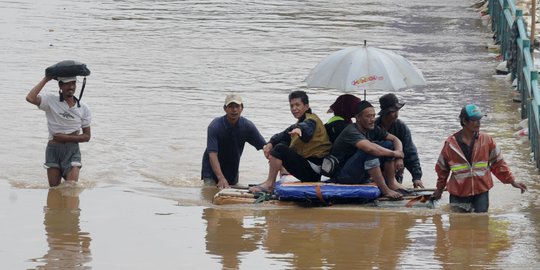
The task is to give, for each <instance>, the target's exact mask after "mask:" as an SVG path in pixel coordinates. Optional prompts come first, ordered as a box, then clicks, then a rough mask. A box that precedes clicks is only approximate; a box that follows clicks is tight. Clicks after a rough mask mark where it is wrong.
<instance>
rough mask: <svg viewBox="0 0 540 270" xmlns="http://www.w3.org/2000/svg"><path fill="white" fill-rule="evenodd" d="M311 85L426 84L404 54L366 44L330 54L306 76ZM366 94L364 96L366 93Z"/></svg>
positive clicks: (374, 86) (371, 87)
mask: <svg viewBox="0 0 540 270" xmlns="http://www.w3.org/2000/svg"><path fill="white" fill-rule="evenodd" d="M306 82H307V85H308V87H322V88H333V89H338V90H342V91H345V92H352V91H357V90H364V95H365V90H388V91H397V90H400V89H404V88H409V87H412V86H417V85H425V84H426V80H425V79H424V76H423V75H422V72H421V71H420V70H419V69H418V68H416V67H415V66H414V65H413V64H411V63H410V62H409V61H408V60H407V59H405V58H404V57H403V56H401V55H398V54H396V53H394V52H392V51H389V50H383V49H378V48H373V47H368V46H366V45H365V43H364V46H361V47H350V48H346V49H342V50H339V51H337V52H334V53H332V54H330V55H328V56H327V57H326V58H325V59H323V60H322V61H321V62H320V63H319V64H318V65H317V66H316V67H315V68H313V69H312V70H311V72H310V73H309V75H308V76H307V78H306ZM364 98H365V97H364Z"/></svg>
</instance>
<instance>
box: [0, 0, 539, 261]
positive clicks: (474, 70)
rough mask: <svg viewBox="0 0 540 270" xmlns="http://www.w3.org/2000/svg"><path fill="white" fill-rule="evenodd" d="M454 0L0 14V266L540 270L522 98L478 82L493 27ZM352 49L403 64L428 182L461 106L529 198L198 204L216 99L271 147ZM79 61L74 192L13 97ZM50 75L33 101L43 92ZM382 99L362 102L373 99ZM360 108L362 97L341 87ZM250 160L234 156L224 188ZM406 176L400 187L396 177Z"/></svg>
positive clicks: (40, 123) (325, 94)
mask: <svg viewBox="0 0 540 270" xmlns="http://www.w3.org/2000/svg"><path fill="white" fill-rule="evenodd" d="M471 4H473V1H470V0H457V1H436V0H424V1H397V0H383V1H369V0H362V1H350V0H341V1H294V0H293V1H243V0H240V1H135V0H132V1H112V0H111V1H79V0H75V1H62V0H51V1H30V0H13V1H3V2H2V3H0V15H1V16H0V23H1V25H2V26H3V27H2V31H0V37H1V38H0V44H1V47H2V50H1V51H0V55H1V59H2V60H1V61H2V64H1V65H0V88H1V89H2V91H0V100H2V102H3V108H4V109H3V113H2V118H1V120H0V121H1V123H2V126H3V127H4V129H3V132H2V133H1V135H0V136H1V140H0V145H1V149H2V151H0V168H2V174H1V176H0V198H1V199H0V200H1V201H0V202H1V203H0V226H1V227H0V228H1V229H0V269H194V268H198V269H538V268H540V253H539V252H540V251H539V247H540V241H539V240H540V235H539V230H540V226H539V225H538V224H540V211H539V210H538V207H539V203H538V194H539V185H538V184H537V183H538V181H539V180H540V177H539V176H538V172H537V170H536V169H535V168H534V165H533V164H532V163H531V162H530V158H531V155H530V151H529V146H528V144H527V143H522V142H520V141H518V140H516V139H515V138H514V136H513V133H514V132H516V131H517V130H518V129H517V123H518V122H519V121H520V119H519V112H518V108H519V106H518V105H517V104H515V103H512V102H511V98H512V91H513V90H512V88H511V86H510V83H509V82H508V81H507V80H505V79H504V78H501V77H497V76H493V74H494V67H495V66H496V65H497V64H498V61H497V60H496V59H495V55H491V54H489V53H488V51H487V49H486V48H485V47H486V44H487V43H491V42H492V39H491V37H492V34H491V32H490V31H489V29H488V27H486V26H485V25H483V24H482V21H481V19H480V17H479V14H478V13H477V12H476V11H475V10H473V9H470V8H468V6H470V5H471ZM364 40H367V41H368V44H370V45H371V46H376V47H381V48H385V49H390V50H394V51H396V52H398V53H400V54H402V55H403V56H405V57H407V58H408V59H409V60H411V61H412V62H413V63H414V64H415V65H416V66H417V67H418V68H420V69H421V70H422V71H423V73H424V76H425V77H426V79H427V81H428V85H427V86H425V87H417V88H414V89H408V90H404V91H400V92H399V93H397V94H398V96H400V98H402V99H403V100H404V101H405V102H406V106H405V107H404V108H403V109H402V110H401V112H400V118H401V119H403V120H404V121H406V122H407V123H408V124H409V127H410V128H411V130H412V133H413V137H414V141H415V142H416V144H417V147H418V151H419V154H420V156H421V161H422V168H423V171H424V178H423V180H424V183H425V185H426V186H427V187H434V186H435V179H436V175H435V172H434V164H435V160H436V158H437V156H438V153H439V151H440V148H441V147H442V143H443V140H444V139H445V138H446V137H447V136H448V135H450V134H451V133H452V132H454V131H456V130H458V129H459V123H458V121H457V116H458V114H459V109H460V108H461V106H463V105H464V104H466V103H470V102H475V103H477V104H479V105H480V107H481V108H482V109H483V110H484V111H485V112H486V113H487V114H488V117H487V118H486V119H485V120H483V122H482V124H483V126H482V129H483V130H484V131H487V132H489V133H491V134H492V135H493V136H494V137H495V138H496V140H497V142H498V143H499V145H500V146H501V148H502V149H503V153H504V156H505V158H506V159H507V161H508V163H509V164H510V166H511V168H512V170H513V171H514V173H515V174H516V176H517V177H518V179H519V180H521V181H523V182H525V183H527V184H528V185H529V189H530V191H529V192H528V193H525V194H523V195H520V194H519V191H517V190H515V189H512V188H511V187H510V186H505V185H503V184H501V183H500V182H497V183H496V185H495V187H494V189H492V191H491V192H490V197H491V207H490V211H489V213H488V214H485V215H468V214H452V213H450V212H449V211H448V207H447V200H448V197H447V196H446V194H445V196H443V199H442V201H441V205H440V208H438V209H435V210H429V209H401V208H384V209H375V208H369V207H329V208H291V207H287V208H278V207H267V206H260V205H258V206H253V205H244V206H214V205H212V203H211V198H212V196H213V194H214V193H215V192H216V189H214V188H202V185H201V181H200V180H199V175H200V162H201V157H202V152H203V150H204V148H205V143H206V127H207V125H208V124H209V122H210V121H211V120H212V119H213V118H214V117H217V116H220V115H222V114H223V110H222V102H223V99H224V98H225V95H226V94H227V93H229V92H232V91H234V92H237V93H240V94H241V95H242V96H243V98H244V102H245V109H244V112H243V115H244V116H246V117H248V118H249V119H251V120H252V121H253V122H255V124H256V125H257V126H258V128H259V129H260V130H261V132H262V134H263V136H264V137H265V138H266V139H269V138H270V137H271V136H272V134H274V133H276V132H278V131H280V130H282V129H283V128H285V127H286V126H287V125H288V124H290V123H292V122H293V121H294V119H293V117H292V116H291V115H290V112H289V109H288V103H287V94H288V93H289V92H290V91H292V90H297V89H302V90H306V91H307V92H308V94H309V95H310V99H311V107H312V108H313V110H314V112H315V113H317V114H318V115H320V116H321V118H322V119H323V121H325V120H327V119H328V118H330V115H328V114H326V110H327V108H328V106H329V105H330V104H331V103H332V102H333V100H334V99H335V97H337V96H338V95H339V94H341V93H340V92H339V91H337V90H320V89H319V90H316V89H308V88H306V85H305V82H304V81H303V80H304V78H305V77H306V76H307V74H308V73H309V71H310V69H311V68H313V67H314V66H315V65H316V64H317V63H318V61H320V60H321V59H322V58H323V57H324V56H326V55H327V54H329V53H331V52H333V51H336V50H339V49H342V48H344V47H348V46H357V45H361V44H363V41H364ZM64 59H76V60H79V61H82V62H84V63H86V64H87V65H88V67H89V68H90V69H91V70H92V74H91V75H90V76H89V77H88V78H87V79H88V82H87V86H86V90H85V93H84V98H83V99H84V100H85V101H86V102H87V103H88V104H89V106H90V108H91V109H92V112H93V124H92V135H93V137H92V140H91V141H90V142H88V143H85V144H81V148H82V154H83V164H84V167H83V169H82V173H81V179H80V182H79V183H78V184H77V185H75V186H71V185H64V186H63V187H61V188H59V189H52V190H50V189H48V186H47V181H46V174H45V170H44V169H43V168H42V166H41V164H42V162H43V158H44V150H45V144H46V140H47V127H46V122H45V116H44V114H43V113H42V112H41V111H39V110H37V109H36V108H35V107H34V106H32V105H30V104H28V103H27V102H25V101H24V97H25V96H26V94H27V92H28V91H29V89H31V88H32V87H33V86H34V85H35V84H36V83H37V82H38V81H39V80H40V79H41V77H42V76H43V73H44V69H45V68H46V67H47V66H49V65H52V64H54V63H56V62H58V61H61V60H64ZM56 90H57V89H56V86H55V85H54V83H49V84H48V85H47V86H46V88H45V90H44V91H47V92H54V91H56ZM382 94H384V92H377V91H373V92H369V93H367V99H368V100H369V101H372V102H373V103H374V104H375V105H376V106H378V102H377V100H378V97H379V96H380V95H382ZM358 95H360V96H361V93H358ZM266 171H267V163H266V160H265V159H264V157H263V155H262V153H261V152H257V151H255V150H254V149H253V148H252V147H250V146H246V150H245V151H244V156H243V157H242V164H241V168H240V182H241V183H243V184H250V183H258V182H260V181H262V179H263V178H264V177H265V173H266ZM407 177H408V178H406V179H405V181H406V182H405V183H406V184H407V185H409V186H412V183H411V182H410V176H408V175H407Z"/></svg>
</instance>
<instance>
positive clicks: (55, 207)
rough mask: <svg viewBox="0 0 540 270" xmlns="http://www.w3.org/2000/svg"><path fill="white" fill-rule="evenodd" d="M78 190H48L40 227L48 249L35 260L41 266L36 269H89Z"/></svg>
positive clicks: (87, 244)
mask: <svg viewBox="0 0 540 270" xmlns="http://www.w3.org/2000/svg"><path fill="white" fill-rule="evenodd" d="M79 192H80V190H78V188H77V187H66V186H63V187H60V188H51V189H49V193H48V195H47V206H45V207H44V211H45V218H44V221H43V224H44V225H45V231H46V236H47V243H48V245H49V250H48V251H47V254H45V255H43V257H41V258H39V259H35V260H34V261H36V262H38V263H43V264H42V265H39V266H37V269H91V267H90V266H85V265H86V264H88V263H89V262H90V261H92V256H91V252H90V241H91V240H92V239H91V238H90V234H89V233H87V232H81V228H80V225H79V218H80V214H81V209H80V208H79Z"/></svg>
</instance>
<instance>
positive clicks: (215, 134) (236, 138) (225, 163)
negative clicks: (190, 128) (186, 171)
mask: <svg viewBox="0 0 540 270" xmlns="http://www.w3.org/2000/svg"><path fill="white" fill-rule="evenodd" d="M246 142H247V143H249V144H251V145H253V147H255V148H256V149H257V150H260V149H262V148H263V146H264V145H265V144H266V141H265V140H264V138H263V136H262V135H261V133H260V132H259V130H258V129H257V127H255V124H253V122H251V121H250V120H248V119H247V118H244V117H242V116H241V117H240V118H239V119H238V122H237V123H236V126H234V127H233V126H232V125H231V124H230V123H229V122H228V121H227V116H226V115H225V116H221V117H217V118H215V119H214V120H212V122H211V123H210V125H208V135H207V140H206V150H205V151H204V154H203V160H202V169H201V179H205V178H212V179H214V180H216V181H217V177H216V175H215V174H214V171H213V170H212V167H211V166H210V159H209V157H208V153H209V152H217V154H218V160H219V164H220V167H221V171H222V172H223V175H224V176H225V178H226V179H227V181H228V182H229V184H230V185H235V184H237V183H238V168H239V167H240V157H241V156H242V152H243V151H244V145H245V143H246Z"/></svg>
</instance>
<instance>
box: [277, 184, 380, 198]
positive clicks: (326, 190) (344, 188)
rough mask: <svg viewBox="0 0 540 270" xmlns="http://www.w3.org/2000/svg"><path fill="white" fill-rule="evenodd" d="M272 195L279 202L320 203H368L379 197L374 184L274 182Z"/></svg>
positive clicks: (378, 191)
mask: <svg viewBox="0 0 540 270" xmlns="http://www.w3.org/2000/svg"><path fill="white" fill-rule="evenodd" d="M274 194H275V196H276V198H277V199H278V200H280V201H295V202H302V201H304V202H320V203H368V202H372V201H374V200H375V199H377V198H378V197H380V196H381V191H380V190H379V188H378V187H377V186H376V185H374V184H367V185H344V184H333V183H325V182H282V181H278V182H276V186H275V188H274Z"/></svg>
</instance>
